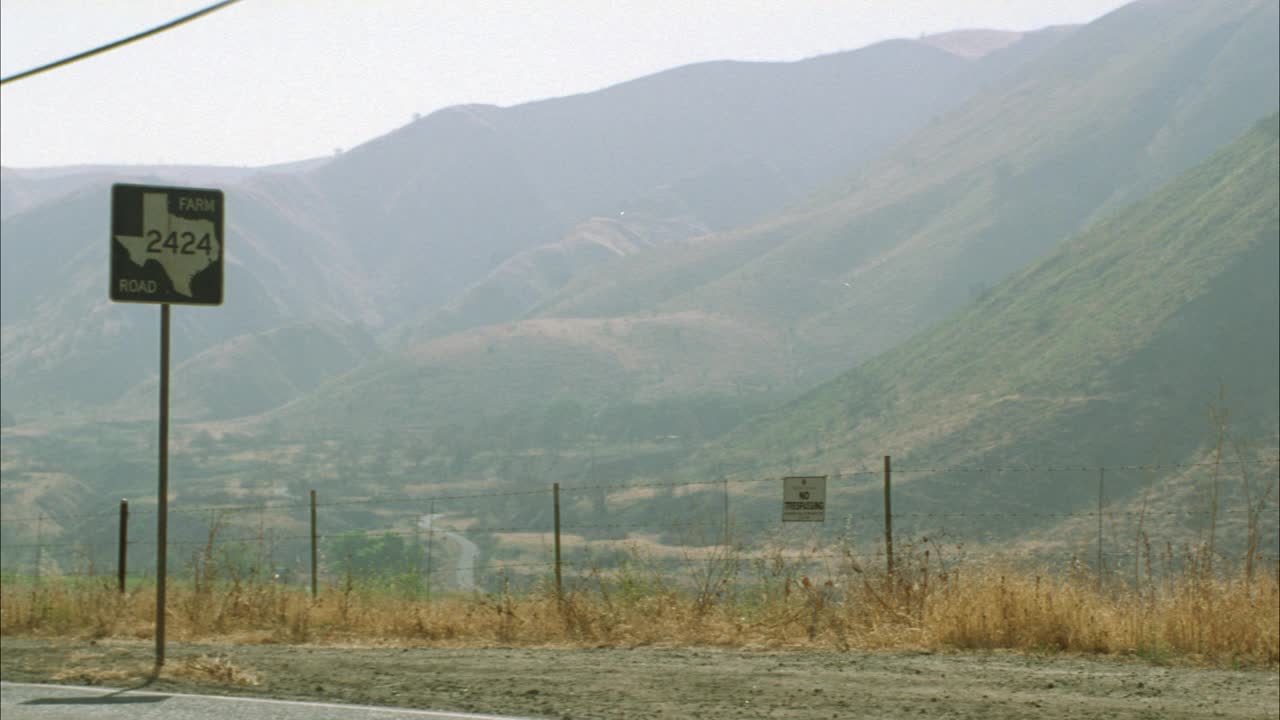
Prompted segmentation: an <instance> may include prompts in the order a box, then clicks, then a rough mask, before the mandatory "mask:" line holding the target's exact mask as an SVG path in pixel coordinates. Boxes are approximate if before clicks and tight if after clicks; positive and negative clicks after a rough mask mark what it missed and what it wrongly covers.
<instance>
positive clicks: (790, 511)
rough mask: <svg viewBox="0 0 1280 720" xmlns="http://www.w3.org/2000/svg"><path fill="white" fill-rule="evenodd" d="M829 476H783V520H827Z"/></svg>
mask: <svg viewBox="0 0 1280 720" xmlns="http://www.w3.org/2000/svg"><path fill="white" fill-rule="evenodd" d="M826 519H827V476H826V475H809V476H805V477H786V478H782V522H826Z"/></svg>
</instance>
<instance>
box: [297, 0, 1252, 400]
mask: <svg viewBox="0 0 1280 720" xmlns="http://www.w3.org/2000/svg"><path fill="white" fill-rule="evenodd" d="M1274 11H1275V8H1274V5H1273V4H1268V3H1241V4H1229V5H1220V6H1213V7H1208V8H1205V7H1202V6H1200V5H1199V4H1188V3H1174V4H1173V5H1170V6H1164V5H1156V6H1149V5H1145V4H1143V5H1139V6H1136V7H1131V8H1126V9H1125V10H1124V11H1123V12H1120V13H1117V14H1114V15H1113V16H1109V17H1108V18H1104V19H1103V20H1100V21H1099V22H1097V23H1094V24H1092V25H1090V26H1086V27H1084V28H1080V29H1079V30H1076V31H1075V32H1073V33H1072V34H1070V35H1069V36H1068V37H1066V38H1064V39H1062V40H1060V41H1059V42H1058V43H1057V44H1056V45H1054V46H1053V47H1051V48H1049V49H1048V50H1046V51H1045V52H1044V54H1043V55H1041V56H1039V58H1038V59H1036V60H1033V61H1031V62H1030V63H1028V64H1027V65H1026V66H1024V67H1023V68H1022V69H1021V70H1019V71H1018V72H1016V73H1014V75H1012V76H1011V77H1009V78H1007V79H1006V80H1005V81H1002V82H999V83H997V84H995V85H993V86H992V87H990V88H989V89H988V90H987V91H985V92H983V93H981V94H980V96H978V97H977V98H975V99H974V100H973V101H971V102H969V103H967V104H966V105H964V106H963V107H961V108H959V109H957V110H956V111H955V112H953V113H950V114H949V115H948V116H946V117H944V118H942V119H940V120H939V121H937V122H935V123H933V124H932V125H931V126H930V127H928V128H926V129H925V130H924V131H922V132H921V133H919V134H918V135H917V136H915V137H914V138H912V139H911V140H910V141H908V142H907V143H905V144H903V145H901V146H900V147H898V149H897V150H896V151H894V152H893V153H892V154H891V156H890V157H889V158H888V159H886V160H885V161H884V162H883V163H881V164H880V165H879V166H878V167H877V168H876V169H875V171H874V172H870V173H868V174H866V175H864V176H862V177H861V178H860V179H859V180H858V181H857V182H856V183H855V184H854V186H853V187H846V186H840V187H836V188H834V189H832V190H831V191H830V192H829V193H828V194H826V195H825V196H823V197H821V198H819V199H817V200H815V201H814V202H812V203H811V204H809V205H807V206H805V207H803V208H799V209H795V210H792V211H791V212H788V213H784V214H782V215H780V216H777V217H774V218H772V219H770V220H767V221H764V222H761V223H759V224H756V225H753V226H751V227H749V228H745V229H741V230H738V231H733V232H729V233H725V234H720V235H711V236H706V237H703V238H698V239H694V240H688V241H681V242H676V243H668V244H665V245H663V246H662V247H660V248H655V249H653V250H652V251H649V252H639V253H634V254H632V255H630V256H627V257H623V258H620V259H619V260H618V261H616V262H615V263H613V265H612V269H611V270H606V271H602V272H599V273H591V274H590V279H587V280H583V279H579V280H575V281H572V282H570V284H569V285H568V287H567V288H566V289H565V290H564V291H563V292H562V293H561V294H559V295H558V296H557V299H556V300H554V301H551V302H549V303H547V304H545V305H544V306H542V307H541V308H539V309H538V310H536V311H535V312H534V313H533V317H532V318H530V319H528V320H526V321H523V322H516V323H513V324H512V325H509V326H505V327H488V328H481V329H474V330H471V331H468V332H467V333H465V334H463V335H461V336H459V337H456V338H452V339H451V338H437V339H435V340H432V341H430V342H429V344H431V345H435V346H437V347H444V346H451V347H452V346H457V345H459V344H461V345H465V346H468V347H470V348H471V350H470V351H464V352H450V353H442V352H434V351H433V352H427V353H423V352H421V351H420V349H421V347H422V346H419V348H420V349H419V350H418V351H410V352H405V353H401V354H399V355H397V356H394V357H389V358H387V359H386V360H385V361H382V362H379V363H376V364H375V365H372V366H370V367H369V368H367V369H366V370H362V371H359V372H357V373H355V374H353V375H351V376H350V377H349V378H347V379H346V380H345V381H343V382H340V383H336V384H334V385H332V386H330V387H329V388H327V389H326V390H325V393H327V394H329V396H330V397H328V398H327V399H326V398H325V397H323V396H318V397H316V398H314V399H312V400H311V401H308V402H307V403H305V404H302V405H299V406H298V407H297V408H295V409H294V410H291V411H290V412H291V413H294V416H295V417H297V416H298V414H297V413H296V412H295V411H296V410H301V411H303V413H302V414H305V415H306V416H307V420H308V422H311V421H312V419H314V418H316V417H328V418H330V419H332V420H333V421H334V422H340V421H341V420H340V418H341V416H342V411H343V409H344V408H345V407H347V406H349V405H351V406H353V407H354V409H355V410H356V413H357V415H359V414H360V413H363V414H365V415H367V416H369V417H378V416H383V415H392V416H397V417H401V418H403V420H404V421H406V422H410V423H423V424H430V423H434V422H439V421H440V419H441V418H448V417H455V416H457V415H458V414H460V413H473V412H477V411H485V412H502V411H504V410H505V409H507V408H509V407H511V406H512V405H513V404H518V403H520V402H526V403H528V402H532V403H535V404H537V403H547V402H550V401H551V400H552V398H554V397H556V396H559V395H563V394H575V393H576V394H577V399H578V400H579V401H580V402H583V403H584V404H586V405H595V404H598V403H602V402H612V401H614V400H616V399H623V400H628V399H634V398H646V397H648V398H653V397H663V396H666V397H673V396H674V397H680V396H685V395H688V394H690V393H697V392H700V391H708V390H709V391H711V392H717V393H724V392H726V391H727V392H730V393H736V392H744V391H750V390H752V389H765V388H768V389H771V390H773V391H777V390H778V389H779V388H788V389H789V390H790V392H792V393H798V392H800V391H802V390H803V389H806V388H809V387H812V386H813V385H815V384H817V383H818V382H820V381H821V380H823V379H826V378H829V377H833V376H834V375H836V374H837V373H839V372H842V371H844V370H847V369H848V368H849V367H851V366H853V365H855V364H856V363H857V362H860V361H862V360H865V359H867V358H869V357H872V356H874V354H876V353H878V352H882V351H884V350H885V349H887V348H889V347H892V346H893V345H895V344H896V343H898V342H901V341H903V340H905V339H906V338H907V337H909V336H910V335H911V334H913V333H914V332H916V331H919V330H921V329H923V328H925V327H927V326H928V324H930V323H932V322H935V321H937V320H938V319H939V318H940V317H942V316H944V315H945V314H946V313H948V312H951V311H953V310H954V309H955V308H957V307H959V306H960V305H962V304H963V302H964V301H965V300H966V298H967V297H968V296H969V294H970V293H971V291H972V288H973V287H974V286H975V285H976V284H980V283H987V282H995V281H997V280H998V279H999V278H1002V277H1004V276H1006V275H1007V274H1008V273H1011V272H1014V271H1016V270H1017V269H1018V268H1020V267H1022V266H1024V265H1025V264H1026V263H1027V262H1030V261H1031V260H1033V259H1035V258H1038V257H1042V256H1043V255H1044V254H1046V253H1048V252H1050V251H1051V249H1052V248H1053V247H1055V246H1056V245H1057V243H1059V242H1060V241H1061V240H1063V239H1065V238H1066V237H1068V236H1069V235H1070V234H1071V233H1072V232H1074V231H1076V230H1078V229H1079V228H1081V227H1082V226H1083V225H1084V224H1085V223H1087V221H1088V220H1089V218H1090V217H1091V216H1093V215H1094V214H1095V213H1098V212H1101V211H1102V210H1103V209H1104V208H1106V207H1107V206H1108V205H1109V204H1111V203H1115V202H1119V199H1121V198H1123V197H1125V196H1126V195H1127V194H1131V193H1139V192H1141V191H1144V190H1145V189H1146V188H1148V187H1149V186H1151V185H1152V184H1153V183H1156V182H1158V181H1160V180H1163V179H1168V178H1169V177H1171V176H1172V175H1173V174H1174V172H1175V171H1177V170H1180V169H1185V168H1186V167H1189V166H1190V165H1191V164H1193V162H1194V161H1196V160H1199V159H1203V158H1204V157H1206V156H1207V155H1208V154H1210V153H1211V152H1212V151H1213V150H1214V149H1216V148H1217V147H1219V146H1220V145H1221V144H1223V143H1225V142H1227V141H1229V140H1230V139H1231V138H1233V137H1234V136H1236V135H1238V134H1239V132H1242V131H1243V130H1244V129H1245V128H1247V127H1248V125H1249V124H1250V123H1252V122H1253V121H1255V120H1256V119H1257V117H1259V116H1261V115H1262V114H1264V113H1266V112H1270V111H1271V110H1272V109H1273V108H1274V107H1275V104H1276V99H1275V98H1276V94H1275V90H1274V86H1275V84H1276V69H1275V67H1274V64H1268V63H1266V62H1258V61H1257V58H1258V57H1266V56H1269V55H1270V54H1273V52H1274V48H1275V47H1276V45H1277V40H1276V30H1275V29H1274V27H1273V26H1274V23H1269V22H1268V19H1269V18H1271V16H1273V15H1274ZM1219 87H1222V88H1225V89H1215V88H1219ZM1209 100H1212V102H1210V101H1209ZM1210 121H1211V122H1210ZM1206 123H1208V124H1209V125H1210V126H1211V127H1212V128H1213V132H1211V133H1206V132H1201V129H1200V128H1201V126H1202V125H1205V124H1206ZM1214 133H1216V136H1215V134H1214ZM609 319H611V320H612V321H611V322H606V320H609ZM632 325H634V326H645V325H663V326H671V325H674V326H678V329H677V330H676V331H675V332H671V333H666V334H644V335H642V334H634V333H630V334H625V333H616V331H617V329H618V328H620V327H623V326H632ZM611 328H612V330H613V331H614V332H615V335H613V336H610V335H609V333H610V331H611ZM724 328H735V329H736V332H737V333H738V336H739V337H738V338H737V339H736V340H733V341H732V342H730V341H729V340H728V339H726V336H725V334H724V332H723V329H724ZM481 336H484V337H496V338H499V339H500V342H485V343H476V342H472V340H474V339H475V338H477V337H481ZM653 342H656V343H657V344H649V343H653ZM584 347H586V348H600V347H608V348H611V349H612V350H611V351H610V352H607V353H600V352H590V353H584V352H582V348H584ZM636 358H640V359H645V358H653V359H654V360H653V362H647V363H640V362H631V361H630V360H632V359H636ZM655 363H657V364H655ZM451 374H452V375H451ZM419 378H435V379H434V380H431V381H429V382H427V381H421V380H419ZM353 398H354V399H355V402H354V403H352V402H351V400H352V399H353ZM401 406H403V412H401Z"/></svg>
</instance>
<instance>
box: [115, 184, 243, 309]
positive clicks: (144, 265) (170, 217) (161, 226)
mask: <svg viewBox="0 0 1280 720" xmlns="http://www.w3.org/2000/svg"><path fill="white" fill-rule="evenodd" d="M223 211H224V203H223V196H222V191H221V190H210V189H206V188H181V187H155V186H150V185H121V184H117V185H112V186H111V279H110V283H111V285H110V295H111V299H112V300H114V301H116V302H141V303H170V304H175V305H221V304H222V268H223V265H224V259H225V257H226V249H225V245H224V234H223V228H224V224H223Z"/></svg>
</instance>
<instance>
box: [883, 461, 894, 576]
mask: <svg viewBox="0 0 1280 720" xmlns="http://www.w3.org/2000/svg"><path fill="white" fill-rule="evenodd" d="M892 473H893V467H892V463H891V460H890V458H889V456H888V455H885V456H884V559H885V567H886V568H888V572H889V576H890V577H892V576H893V504H892V501H891V499H890V492H889V487H890V480H891V476H892Z"/></svg>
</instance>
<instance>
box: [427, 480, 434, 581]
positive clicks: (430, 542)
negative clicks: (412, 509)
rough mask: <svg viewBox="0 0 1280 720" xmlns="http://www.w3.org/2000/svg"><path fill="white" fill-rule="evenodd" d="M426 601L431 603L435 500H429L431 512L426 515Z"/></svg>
mask: <svg viewBox="0 0 1280 720" xmlns="http://www.w3.org/2000/svg"><path fill="white" fill-rule="evenodd" d="M427 517H428V518H430V519H429V520H427V601H428V602H430V601H431V571H432V567H431V551H432V549H433V548H434V547H435V542H433V541H434V540H435V539H436V499H435V498H431V512H430V514H428V515H427Z"/></svg>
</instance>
